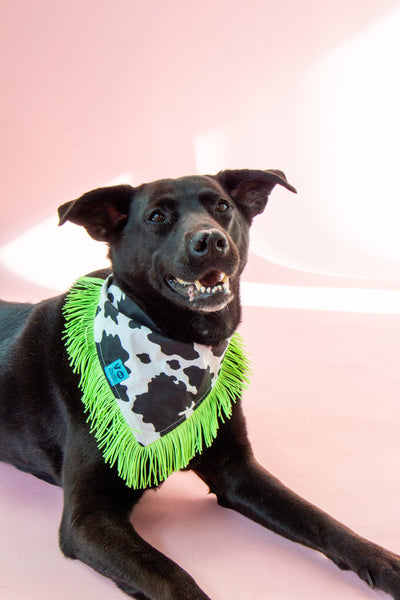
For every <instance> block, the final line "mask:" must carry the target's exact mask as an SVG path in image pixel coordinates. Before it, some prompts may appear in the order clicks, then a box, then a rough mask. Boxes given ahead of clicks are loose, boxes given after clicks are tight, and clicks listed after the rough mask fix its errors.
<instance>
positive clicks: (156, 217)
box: [148, 210, 167, 223]
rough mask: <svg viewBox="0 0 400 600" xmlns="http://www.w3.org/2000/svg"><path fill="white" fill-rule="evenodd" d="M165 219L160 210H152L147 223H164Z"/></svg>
mask: <svg viewBox="0 0 400 600" xmlns="http://www.w3.org/2000/svg"><path fill="white" fill-rule="evenodd" d="M166 220H167V217H166V216H165V215H164V213H163V212H161V211H160V210H153V212H152V213H151V214H150V215H149V218H148V221H151V222H152V223H165V221H166Z"/></svg>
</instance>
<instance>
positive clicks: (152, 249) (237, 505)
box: [0, 169, 400, 600]
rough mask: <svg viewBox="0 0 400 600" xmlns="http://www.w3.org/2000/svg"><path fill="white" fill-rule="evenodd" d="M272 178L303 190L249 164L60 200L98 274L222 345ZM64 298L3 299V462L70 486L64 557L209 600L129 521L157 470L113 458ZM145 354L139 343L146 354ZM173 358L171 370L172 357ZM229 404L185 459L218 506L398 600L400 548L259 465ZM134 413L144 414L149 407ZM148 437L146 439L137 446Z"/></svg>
mask: <svg viewBox="0 0 400 600" xmlns="http://www.w3.org/2000/svg"><path fill="white" fill-rule="evenodd" d="M275 185H280V186H283V187H284V188H286V189H287V190H290V191H292V192H295V191H296V190H295V189H294V188H293V187H292V186H291V185H290V184H289V183H288V181H287V180H286V177H285V175H284V174H283V173H282V172H281V171H278V170H267V171H260V170H247V169H242V170H225V171H221V172H219V173H218V174H217V175H214V176H185V177H181V178H177V179H164V180H159V181H155V182H151V183H146V184H143V185H141V186H138V187H135V188H134V187H132V186H129V185H117V186H112V187H106V188H99V189H96V190H93V191H90V192H87V193H85V194H84V195H83V196H81V197H80V198H78V199H77V200H73V201H71V202H67V203H65V204H63V205H62V206H60V208H59V217H60V225H62V224H64V223H65V222H67V221H70V222H72V223H75V224H78V225H81V226H83V227H84V228H85V229H86V230H87V232H88V233H89V234H90V236H91V237H92V238H94V239H95V240H100V241H103V242H107V244H108V246H109V258H110V261H111V270H103V271H99V272H97V273H95V274H94V277H95V278H96V281H97V280H100V281H103V280H107V278H109V277H110V275H111V277H112V281H113V284H114V285H116V286H117V287H118V289H119V290H120V291H121V294H122V296H121V298H125V299H130V300H132V301H133V302H134V303H135V306H136V307H137V310H138V311H139V312H140V313H141V314H142V316H143V319H148V321H149V322H151V323H152V324H153V325H154V328H155V330H156V331H157V332H158V335H162V336H165V337H166V338H168V339H169V340H175V341H176V342H177V343H179V344H184V345H185V347H191V348H194V347H196V348H198V347H200V346H201V347H206V348H212V349H215V348H217V347H219V346H220V345H221V344H222V345H224V344H225V345H226V343H227V342H226V341H227V340H230V339H231V336H232V335H233V333H234V332H235V330H236V328H237V326H238V324H239V322H240V319H241V308H240V276H241V273H242V271H243V269H244V267H245V264H246V260H247V253H248V240H249V229H250V226H251V223H252V220H253V219H254V218H255V217H256V216H257V215H259V214H260V213H262V212H263V210H264V208H265V206H266V204H267V201H268V197H269V195H270V193H271V191H272V190H273V188H274V186H275ZM68 298H69V296H68V295H66V294H63V295H61V296H58V297H55V298H51V299H48V300H45V301H43V302H41V303H39V304H35V305H30V304H20V303H9V302H4V301H2V302H1V303H0V324H1V326H0V363H1V366H0V390H1V391H0V459H1V460H2V461H5V462H8V463H11V464H12V465H14V466H15V467H17V468H18V469H21V470H23V471H26V472H29V473H31V474H33V475H35V476H36V477H39V478H41V479H43V480H45V481H47V482H49V483H52V484H55V485H58V486H62V488H63V490H64V508H63V515H62V520H61V525H60V531H59V540H60V547H61V550H62V552H63V553H64V554H65V555H66V556H67V557H70V558H76V559H80V560H81V561H83V562H84V563H86V564H88V565H89V566H91V567H92V568H93V569H95V570H96V571H98V572H99V573H102V574H103V575H105V576H107V577H109V578H110V579H111V580H112V581H114V582H115V584H116V585H117V586H118V587H119V588H120V589H121V590H122V591H124V592H125V593H126V594H128V595H130V596H131V597H132V598H138V599H141V600H146V599H147V600H150V599H152V600H181V599H182V598H185V599H187V600H206V599H207V598H208V596H207V595H206V594H205V593H204V592H203V591H202V590H201V589H200V587H199V586H198V585H197V584H196V583H195V581H194V580H193V579H192V578H191V577H190V575H189V574H187V573H186V572H185V571H184V570H183V569H181V568H180V567H179V566H178V565H176V564H175V563H173V562H172V561H171V560H170V559H168V558H167V557H166V556H164V555H163V554H161V553H160V552H159V551H157V550H156V549H155V548H153V547H151V546H150V545H149V544H148V543H146V542H145V541H144V540H143V539H142V538H141V537H140V536H139V535H138V533H137V532H136V531H135V530H134V528H133V526H132V524H131V521H130V515H131V511H132V509H133V508H134V506H135V504H136V503H137V502H138V501H139V499H140V498H141V496H142V495H143V494H144V493H145V492H146V489H147V488H149V487H150V488H151V487H155V486H156V485H158V484H161V483H162V481H161V480H160V481H157V480H154V478H153V479H151V480H150V479H149V478H148V479H147V481H146V483H145V484H143V482H142V483H141V485H137V484H136V485H132V483H131V484H130V485H128V483H127V480H126V479H124V477H123V476H122V475H121V472H120V471H119V470H118V465H117V463H116V462H113V461H112V460H109V461H108V462H107V460H106V459H105V455H104V451H103V450H104V449H102V448H101V447H99V443H98V440H97V438H96V435H95V434H94V431H93V423H91V422H90V421H88V416H87V409H86V408H85V406H84V404H83V402H82V397H83V396H82V394H83V392H82V383H81V380H80V374H79V373H78V372H77V371H76V369H74V368H73V367H72V366H71V364H72V363H71V356H69V354H68V349H67V345H66V343H65V331H66V321H67V316H68V315H67V314H66V311H65V305H66V303H67V301H68ZM106 317H107V315H106ZM96 318H97V317H96ZM105 320H106V322H109V323H111V321H110V319H109V318H108V321H107V318H106V319H105ZM71 338H72V341H73V335H72V334H71ZM156 346H157V347H161V342H157V341H156ZM153 350H154V348H153ZM148 354H149V352H147V351H146V352H144V353H142V354H140V356H141V359H140V360H142V364H143V365H145V363H148V362H149V360H148V358H146V356H147V355H148ZM150 354H151V352H150ZM156 354H157V353H155V354H154V356H156ZM167 354H168V351H167ZM154 356H151V357H150V359H151V360H150V362H154V361H153V360H152V359H154ZM224 360H225V359H224ZM117 363H118V361H116V364H117ZM118 364H119V363H118ZM169 364H170V366H171V368H175V367H176V365H175V361H174V360H169ZM185 364H186V363H185ZM222 364H223V363H222ZM16 365H18V368H15V367H16ZM118 368H119V369H120V370H121V369H122V375H121V373H120V371H118V370H117V371H116V377H117V378H118V377H120V376H121V378H123V377H125V376H126V375H127V373H126V369H125V370H124V365H123V364H122V365H120V366H119V367H118ZM144 368H145V367H143V369H144ZM206 370H207V369H203V371H206ZM200 371H201V369H200ZM124 373H125V374H124ZM186 373H189V371H187V370H186ZM191 373H192V372H191ZM196 373H197V371H196ZM209 379H210V377H209ZM152 381H153V380H152ZM175 383H176V381H175ZM116 385H117V386H118V385H119V386H123V383H118V384H116ZM187 385H189V384H187ZM199 385H200V384H199ZM149 387H150V386H149ZM121 389H122V388H121ZM160 389H161V392H163V389H164V388H163V387H162V386H161V388H160ZM168 389H169V388H168ZM165 390H167V387H165ZM228 392H229V386H228ZM236 395H237V396H239V395H240V394H236ZM166 396H168V398H169V394H167V392H166ZM139 397H141V396H137V398H139ZM186 408H187V407H186ZM177 410H178V412H179V407H178V409H177ZM187 410H189V409H187ZM197 410H200V408H199V409H197ZM230 410H231V413H230V414H228V417H227V418H224V419H220V420H219V422H218V427H217V428H216V431H215V432H214V433H213V434H212V437H213V439H212V440H211V441H210V442H209V443H207V444H203V446H202V447H201V448H200V449H199V448H197V451H196V452H195V453H194V455H193V456H192V457H190V460H189V461H188V464H183V466H182V468H185V469H191V470H192V471H193V472H194V473H196V474H197V475H198V476H199V477H200V478H201V479H202V480H203V481H204V482H205V483H206V484H207V486H208V487H209V489H210V492H211V493H213V494H215V496H216V498H217V501H218V503H219V504H220V505H221V506H223V507H227V508H231V509H235V510H237V511H239V512H240V513H242V514H243V515H245V516H246V517H248V518H250V519H253V520H254V521H256V522H258V523H259V524H261V525H262V526H264V527H267V528H269V529H271V530H272V531H274V532H276V533H279V534H281V535H283V536H285V537H286V538H288V539H290V540H293V541H295V542H298V543H301V544H303V545H305V546H308V547H310V548H313V549H316V550H318V551H319V552H322V553H323V554H325V555H326V556H327V557H328V558H329V559H331V560H332V561H333V562H334V563H335V564H336V565H337V566H338V567H339V568H340V569H347V570H352V571H354V572H355V573H356V574H357V575H358V576H359V577H360V578H361V579H362V580H364V581H365V582H366V583H367V584H368V585H369V586H371V587H372V588H374V587H376V588H378V589H380V590H383V591H385V592H387V593H388V594H389V595H391V596H392V597H393V598H395V599H396V600H400V557H399V556H398V555H396V554H394V553H392V552H390V551H388V550H386V549H384V548H381V547H379V546H377V545H375V544H373V543H371V542H369V541H367V540H366V539H364V538H361V537H359V536H358V535H357V534H355V533H354V532H352V531H351V530H350V529H348V528H347V527H345V526H344V525H342V524H341V523H339V522H338V521H336V520H334V519H333V518H332V517H330V516H329V515H327V514H326V513H324V512H322V511H321V510H319V509H318V508H316V507H315V506H313V505H312V504H310V503H308V502H307V501H305V500H303V499H302V498H300V497H299V496H297V495H296V494H295V493H294V492H292V491H291V490H289V489H288V488H286V487H285V486H284V485H283V484H282V483H280V482H279V481H278V480H277V479H276V478H275V477H274V476H272V475H271V474H270V473H269V472H267V471H266V470H265V469H264V468H262V467H261V466H260V465H259V464H258V463H257V462H256V461H255V459H254V456H253V453H252V449H251V445H250V442H249V440H248V437H247V433H246V425H245V419H244V416H243V413H242V410H241V404H240V397H235V398H234V400H233V401H232V402H231V408H230ZM131 412H132V411H131ZM189 412H190V411H189ZM194 412H195V413H196V411H194ZM228 412H229V411H228ZM179 414H181V412H179ZM105 416H107V415H106V413H105ZM136 416H137V417H138V418H139V419H142V423H143V422H144V421H145V417H144V413H143V411H142V414H140V415H136ZM98 421H99V423H98V425H99V426H100V427H101V419H99V420H98ZM153 430H154V427H153ZM214 434H215V435H214ZM160 439H162V438H161V437H160ZM155 443H156V442H155ZM150 446H151V444H150ZM143 447H144V446H143V444H141V443H140V444H137V448H138V449H139V451H142V450H141V449H142V448H143ZM177 452H178V451H177ZM161 479H163V478H162V477H161Z"/></svg>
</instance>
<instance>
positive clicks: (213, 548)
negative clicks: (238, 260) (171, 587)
mask: <svg viewBox="0 0 400 600" xmlns="http://www.w3.org/2000/svg"><path fill="white" fill-rule="evenodd" d="M0 23H1V25H0V27H1V35H0V45H1V53H0V61H1V63H2V64H1V73H2V96H1V99H0V103H1V108H2V110H1V113H0V114H1V117H0V118H1V120H2V123H1V131H2V144H1V148H2V158H1V163H0V164H1V172H2V173H1V174H2V198H3V199H2V218H1V220H0V295H1V296H2V297H7V298H10V299H15V300H32V301H35V300H38V299H40V298H42V297H44V296H47V295H50V294H54V293H56V291H58V290H63V289H65V288H66V287H67V286H68V285H69V282H70V281H71V280H72V279H73V277H75V276H76V275H79V274H81V273H83V272H85V271H88V270H90V269H91V268H95V267H96V266H102V265H103V263H104V260H105V257H104V255H105V251H104V249H103V248H102V247H101V245H100V244H96V243H94V242H92V240H90V239H89V238H88V237H87V236H86V234H85V233H84V232H81V231H80V230H79V228H76V227H74V226H72V225H67V226H65V227H64V228H62V229H57V227H56V219H55V212H56V208H57V206H58V205H59V204H61V203H63V202H65V201H67V200H69V199H72V198H74V197H76V196H78V195H80V194H81V193H83V192H84V191H87V190H89V189H91V188H93V187H98V186H100V185H106V184H109V183H113V182H119V181H128V182H131V183H133V184H137V183H141V182H143V181H148V180H151V179H155V178H159V177H164V176H167V177H169V176H172V177H174V176H179V175H183V174H191V173H196V172H199V173H207V172H208V173H213V172H216V171H218V170H220V169H222V168H234V167H249V168H281V169H283V170H284V171H285V172H286V174H287V176H288V179H289V181H290V182H291V183H292V184H293V185H295V186H296V187H297V189H298V191H299V194H298V196H297V197H294V196H293V195H291V194H289V193H288V192H286V191H284V190H276V191H275V192H274V194H273V196H272V198H271V201H270V205H269V207H268V209H267V211H266V213H265V214H264V215H263V216H262V217H260V218H259V219H258V220H257V222H256V223H255V225H254V229H253V239H252V246H251V250H252V253H251V257H250V261H249V265H248V269H247V272H246V277H245V285H244V287H243V299H244V303H245V310H244V321H243V325H242V332H243V334H244V335H245V337H246V340H247V345H248V348H249V351H250V352H251V353H252V355H253V357H254V360H253V362H254V372H255V375H254V378H253V382H252V385H251V388H250V390H249V392H248V393H247V394H246V398H245V412H246V414H247V417H248V422H249V430H250V434H251V437H252V440H253V443H254V447H255V451H256V454H257V457H258V458H259V460H260V461H261V462H263V463H264V464H265V466H266V467H267V468H269V469H270V470H271V471H272V472H274V474H276V475H277V476H278V477H279V478H281V479H282V480H284V481H285V482H286V483H287V484H288V485H289V486H290V487H292V488H293V489H295V490H296V491H297V492H299V493H300V494H302V495H304V496H305V497H307V498H308V499H310V500H311V501H313V502H314V503H316V504H318V505H320V506H321V507H322V508H324V509H325V510H327V511H328V512H331V513H332V514H333V515H334V516H336V517H337V518H339V519H341V520H343V521H345V522H346V523H347V524H348V525H349V526H351V527H353V528H354V529H356V530H357V531H358V532H360V533H361V534H363V535H365V536H366V537H369V538H371V539H374V540H375V541H377V542H379V543H381V544H384V545H386V546H389V547H390V548H391V549H393V550H395V551H397V552H400V521H399V517H398V511H397V498H398V494H399V491H400V490H399V485H400V484H399V479H398V477H397V472H398V465H399V454H400V444H399V440H398V436H397V431H398V423H399V420H398V416H399V415H398V409H397V404H398V390H399V386H400V376H399V373H398V358H399V349H398V339H399V333H400V317H399V314H400V283H399V282H400V279H399V269H398V266H399V262H400V236H399V235H398V231H399V225H400V202H399V201H398V182H397V177H398V176H397V172H398V164H399V158H400V157H399V148H398V139H399V133H400V131H399V119H398V106H399V103H400V85H399V84H398V56H399V52H400V42H399V39H400V36H399V31H400V9H399V4H398V2H397V1H396V0H380V2H379V3H378V2H376V1H374V0H364V1H363V2H356V1H355V0H346V1H344V0H336V1H335V2H333V0H328V1H326V2H320V1H316V0H304V2H302V3H298V2H295V1H294V0H281V2H280V3H279V5H278V3H273V2H267V1H262V0H248V1H247V2H243V3H236V5H235V4H233V3H232V2H227V1H226V0H221V1H218V0H217V1H216V2H211V1H210V0H203V2H194V1H192V0H147V1H146V2H138V1H136V0H116V1H115V2H113V3H111V2H107V1H105V0H92V1H90V0H80V1H79V2H78V1H76V0H75V1H69V2H66V1H65V0H58V1H57V2H53V3H51V2H50V3H49V2H45V1H44V0H36V1H35V2H33V1H30V0H25V1H21V2H11V1H10V0H9V1H7V0H3V2H1V3H0ZM260 331H262V335H261V336H260ZM260 338H262V339H260ZM0 477H1V484H0V507H1V508H0V527H1V530H2V541H1V542H0V565H1V566H0V572H1V577H0V596H1V598H2V599H4V600H14V599H17V598H18V600H19V599H20V598H25V597H28V596H29V598H31V599H32V600H34V599H36V598H37V599H39V598H40V599H41V600H43V599H49V600H50V599H53V598H55V597H57V599H59V600H63V599H64V598H65V599H67V598H68V599H69V598H71V596H72V595H73V596H74V597H75V598H96V599H97V600H101V599H102V598H104V599H105V598H107V599H110V598H114V597H115V598H121V597H123V596H122V595H121V594H120V593H119V592H118V591H117V590H116V589H114V587H113V585H112V584H110V583H109V582H108V581H106V580H104V579H103V578H101V577H100V576H98V575H96V574H95V573H93V572H92V571H90V570H89V569H88V568H86V567H85V566H83V565H81V564H78V563H74V562H71V561H68V560H66V559H64V558H63V557H62V556H61V554H60V553H59V552H58V550H57V527H58V521H59V517H60V511H61V505H62V494H61V491H60V490H58V489H55V488H52V487H50V486H48V485H46V484H44V483H42V482H39V481H36V480H34V479H33V478H32V477H29V476H27V475H24V474H22V473H19V472H17V471H15V470H14V469H12V468H11V467H9V466H7V465H0ZM134 520H135V524H136V525H137V527H138V529H139V530H140V531H141V532H142V533H143V535H144V536H145V537H146V538H147V539H148V540H149V541H151V542H152V543H154V545H156V546H157V547H159V548H160V549H161V550H163V551H165V552H166V553H167V554H168V555H169V556H171V557H172V558H174V559H175V560H177V561H178V562H179V563H180V564H182V566H184V567H186V568H187V569H188V570H189V571H190V572H191V573H192V574H193V576H195V577H196V579H197V580H198V582H199V584H200V585H201V586H202V587H203V588H204V589H205V591H207V593H208V594H209V595H210V597H212V598H213V600H225V599H228V598H229V599H230V600H234V599H239V598H252V599H255V600H257V599H260V600H264V599H267V598H274V600H281V599H284V598H288V599H289V598H290V599H292V598H294V597H296V598H301V597H304V598H307V600H313V599H314V598H315V599H317V598H318V600H319V599H320V598H324V599H327V600H329V599H331V598H332V599H335V600H336V599H337V598H341V599H342V600H350V599H352V598H365V599H367V598H368V599H369V598H371V599H372V598H377V597H379V594H378V595H377V594H376V592H372V591H370V590H368V589H367V587H366V586H365V585H364V584H362V583H361V582H359V581H358V580H357V579H356V578H355V577H354V576H352V575H351V574H348V573H347V574H346V573H341V572H339V570H337V569H336V568H335V567H334V566H331V565H330V564H329V563H328V562H327V561H325V560H324V559H323V558H322V557H320V556H319V555H317V554H316V553H313V552H311V551H308V550H306V549H303V548H302V547H300V546H296V545H294V544H291V543H289V542H286V541H284V540H282V539H281V538H279V537H277V536H275V535H273V534H271V533H269V532H267V531H264V530H262V529H261V528H260V527H258V526H256V525H254V524H252V523H250V522H247V521H245V520H244V519H243V518H241V517H239V516H237V515H235V514H233V513H230V512H228V511H224V510H223V509H220V508H218V507H217V506H216V504H215V502H214V500H213V499H212V498H211V497H208V496H207V495H206V494H205V489H204V487H203V486H202V484H201V483H200V482H198V481H196V480H195V478H194V477H193V476H192V475H190V474H185V475H182V474H178V475H175V476H173V477H172V478H171V479H170V480H169V481H168V482H167V483H166V484H165V486H164V487H163V488H162V489H161V491H159V492H158V493H157V494H153V493H152V494H149V495H148V496H147V497H146V499H145V500H144V501H143V503H142V504H141V505H140V508H139V510H138V511H137V514H136V515H135V519H134ZM381 597H383V595H381Z"/></svg>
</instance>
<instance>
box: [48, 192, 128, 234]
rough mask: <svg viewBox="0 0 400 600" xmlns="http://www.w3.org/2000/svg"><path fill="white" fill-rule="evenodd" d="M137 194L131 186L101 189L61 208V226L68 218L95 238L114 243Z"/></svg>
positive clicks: (59, 211)
mask: <svg viewBox="0 0 400 600" xmlns="http://www.w3.org/2000/svg"><path fill="white" fill-rule="evenodd" d="M134 195H135V188H133V187H132V186H131V185H114V186H110V187H103V188H98V189H97V190H92V191H91V192H87V193H86V194H83V196H81V197H80V198H78V199H77V200H71V201H70V202H66V203H65V204H63V205H62V206H60V207H59V209H58V216H59V218H60V221H59V225H64V223H66V222H67V221H71V222H72V223H76V224H77V225H82V226H83V227H85V229H86V231H87V232H88V234H89V235H90V236H91V237H92V238H93V239H95V240H98V241H101V242H111V241H113V240H114V239H115V237H116V235H117V234H118V233H119V232H120V231H121V229H122V228H123V226H124V224H125V222H126V220H127V218H128V213H129V207H130V204H131V202H132V200H133V197H134Z"/></svg>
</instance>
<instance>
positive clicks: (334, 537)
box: [191, 406, 400, 600]
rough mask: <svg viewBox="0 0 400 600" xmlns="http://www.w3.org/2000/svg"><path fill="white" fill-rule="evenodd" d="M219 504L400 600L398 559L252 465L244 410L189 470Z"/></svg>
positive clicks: (227, 425) (238, 408)
mask: <svg viewBox="0 0 400 600" xmlns="http://www.w3.org/2000/svg"><path fill="white" fill-rule="evenodd" d="M191 466H192V468H193V470H194V471H195V472H196V473H197V475H199V476H200V477H201V478H202V479H203V480H204V481H205V482H206V483H207V485H208V486H209V488H210V490H211V492H213V493H215V494H216V496H217V498H218V502H219V503H220V504H221V505H222V506H225V507H227V508H232V509H235V510H237V511H238V512H240V513H242V514H243V515H245V516H247V517H249V518H250V519H252V520H254V521H256V522H258V523H260V524H261V525H263V526H265V527H268V528H269V529H271V530H272V531H274V532H276V533H279V534H280V535H283V536H285V537H286V538H289V539H290V540H293V541H295V542H299V543H301V544H303V545H305V546H308V547H310V548H313V549H315V550H318V551H320V552H322V553H323V554H325V555H326V556H327V557H328V558H330V559H331V560H332V561H333V562H334V563H335V564H336V565H337V566H338V567H340V568H341V569H351V570H353V571H354V572H355V573H357V575H358V576H359V577H360V578H361V579H363V580H364V581H365V582H366V583H368V584H369V585H370V586H371V587H376V588H379V589H381V590H383V591H385V592H387V593H388V594H391V595H392V596H393V598H395V600H400V556H398V555H396V554H394V553H392V552H389V551H388V550H385V549H384V548H381V547H380V546H377V545H376V544H373V543H371V542H369V541H368V540H366V539H364V538H362V537H360V536H358V535H357V534H355V533H354V532H353V531H351V530H350V529H348V528H347V527H345V526H344V525H342V524H341V523H339V522H338V521H336V520H335V519H333V518H332V517H330V516H329V515H328V514H326V513H324V512H323V511H322V510H320V509H318V508H317V507H316V506H314V505H312V504H310V503H309V502H307V501H305V500H303V499H302V498H300V497H299V496H298V495H296V494H295V493H294V492H292V491H291V490H290V489H288V488H287V487H285V486H284V485H283V484H282V483H281V482H280V481H279V480H278V479H276V478H275V477H273V476H272V475H271V474H270V473H268V472H267V471H266V470H265V469H263V468H262V467H261V466H260V465H259V464H258V463H257V462H256V461H255V459H254V457H253V454H252V451H251V448H250V445H249V443H248V441H247V437H246V430H245V426H244V421H243V417H242V415H241V412H240V407H238V406H237V407H236V408H235V411H234V415H233V417H232V420H231V421H229V422H227V423H225V424H224V425H223V426H222V427H221V431H220V435H219V436H218V438H217V440H216V442H215V443H214V445H213V446H212V447H211V448H209V449H207V450H206V451H205V452H204V453H203V455H202V456H201V457H200V459H198V460H196V461H194V463H193V465H191Z"/></svg>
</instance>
